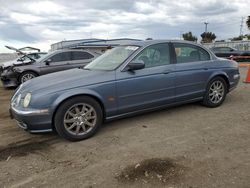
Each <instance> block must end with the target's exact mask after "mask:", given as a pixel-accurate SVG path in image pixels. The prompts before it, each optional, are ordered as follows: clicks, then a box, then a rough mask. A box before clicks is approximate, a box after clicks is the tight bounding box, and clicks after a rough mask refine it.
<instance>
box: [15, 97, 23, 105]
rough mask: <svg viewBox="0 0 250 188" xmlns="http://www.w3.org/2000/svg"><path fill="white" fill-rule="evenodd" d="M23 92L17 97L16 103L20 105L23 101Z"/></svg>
mask: <svg viewBox="0 0 250 188" xmlns="http://www.w3.org/2000/svg"><path fill="white" fill-rule="evenodd" d="M21 97H22V96H21V94H19V95H18V96H17V98H16V105H17V106H18V105H19V103H20V101H21Z"/></svg>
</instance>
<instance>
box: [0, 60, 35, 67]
mask: <svg viewBox="0 0 250 188" xmlns="http://www.w3.org/2000/svg"><path fill="white" fill-rule="evenodd" d="M18 59H19V58H17V59H15V60H12V61H6V62H4V63H2V64H1V67H2V68H7V67H11V66H14V65H22V64H27V63H30V61H18Z"/></svg>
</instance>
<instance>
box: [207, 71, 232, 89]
mask: <svg viewBox="0 0 250 188" xmlns="http://www.w3.org/2000/svg"><path fill="white" fill-rule="evenodd" d="M216 77H221V78H223V79H224V80H225V82H226V84H227V92H228V91H229V88H230V82H229V77H228V75H227V74H226V73H225V72H218V73H215V74H213V75H212V76H211V77H210V78H209V80H208V82H207V85H208V83H209V82H210V81H211V80H212V79H214V78H216Z"/></svg>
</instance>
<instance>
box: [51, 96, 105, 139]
mask: <svg viewBox="0 0 250 188" xmlns="http://www.w3.org/2000/svg"><path fill="white" fill-rule="evenodd" d="M102 114H103V113H102V108H101V106H100V105H99V103H98V102H97V101H96V100H94V99H93V98H91V97H87V96H79V97H74V98H72V99H69V100H67V101H66V102H64V103H63V104H62V105H61V106H60V107H59V109H58V110H57V112H56V114H55V119H54V123H55V129H56V131H57V133H58V134H59V135H60V136H62V137H63V138H65V139H67V140H70V141H79V140H83V139H87V138H89V137H91V136H92V135H94V134H95V133H96V132H97V130H98V128H99V127H100V125H101V124H102V120H103V115H102Z"/></svg>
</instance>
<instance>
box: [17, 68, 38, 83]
mask: <svg viewBox="0 0 250 188" xmlns="http://www.w3.org/2000/svg"><path fill="white" fill-rule="evenodd" d="M35 77H37V75H36V74H35V73H34V72H31V71H27V72H23V73H22V74H21V75H20V77H19V82H20V83H21V84H22V83H24V82H26V81H28V80H31V79H33V78H35Z"/></svg>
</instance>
